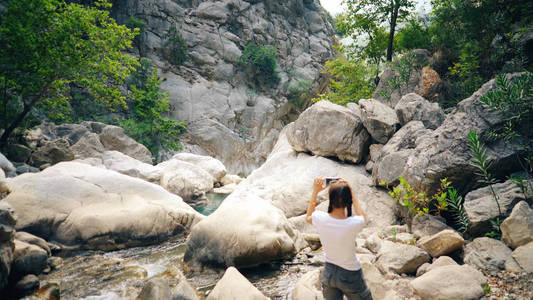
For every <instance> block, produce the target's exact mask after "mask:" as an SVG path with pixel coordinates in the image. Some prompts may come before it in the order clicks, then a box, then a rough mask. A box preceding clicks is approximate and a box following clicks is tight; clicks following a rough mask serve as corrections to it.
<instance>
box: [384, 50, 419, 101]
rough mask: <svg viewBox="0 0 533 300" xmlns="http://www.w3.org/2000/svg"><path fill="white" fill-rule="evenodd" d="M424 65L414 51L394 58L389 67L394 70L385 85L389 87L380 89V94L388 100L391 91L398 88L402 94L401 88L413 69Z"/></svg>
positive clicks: (408, 79) (405, 85) (405, 83)
mask: <svg viewBox="0 0 533 300" xmlns="http://www.w3.org/2000/svg"><path fill="white" fill-rule="evenodd" d="M423 65H424V62H423V61H422V60H421V58H420V57H419V56H418V55H416V54H415V53H412V52H410V53H407V54H405V55H404V56H402V57H400V58H398V59H396V60H394V61H393V62H392V63H390V64H389V67H390V68H391V69H392V70H393V71H394V76H392V77H390V78H388V79H387V81H386V82H385V86H386V87H388V88H389V89H390V90H389V89H383V90H381V91H380V96H382V97H384V98H386V99H388V100H390V98H391V91H395V90H399V91H400V94H402V95H403V92H402V89H404V88H406V87H407V85H408V84H409V81H410V80H411V76H412V74H413V72H414V71H416V70H420V69H421V68H422V67H423Z"/></svg>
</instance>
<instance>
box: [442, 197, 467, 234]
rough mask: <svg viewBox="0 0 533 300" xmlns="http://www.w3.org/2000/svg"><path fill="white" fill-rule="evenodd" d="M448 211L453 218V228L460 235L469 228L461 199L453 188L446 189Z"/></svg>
mask: <svg viewBox="0 0 533 300" xmlns="http://www.w3.org/2000/svg"><path fill="white" fill-rule="evenodd" d="M447 202H448V210H449V211H450V213H451V214H452V216H453V220H454V223H455V228H457V230H459V231H460V232H462V233H465V232H467V231H468V230H469V228H470V219H469V218H468V215H467V214H466V211H465V208H464V206H463V197H462V196H461V195H459V193H458V192H457V190H456V189H455V188H450V189H448V197H447Z"/></svg>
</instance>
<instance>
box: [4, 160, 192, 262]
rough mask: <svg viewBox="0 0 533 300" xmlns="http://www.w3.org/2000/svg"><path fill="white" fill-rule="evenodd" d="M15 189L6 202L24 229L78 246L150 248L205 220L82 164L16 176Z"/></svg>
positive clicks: (175, 201)
mask: <svg viewBox="0 0 533 300" xmlns="http://www.w3.org/2000/svg"><path fill="white" fill-rule="evenodd" d="M9 187H10V188H11V190H12V192H11V194H9V196H8V197H6V198H5V199H4V200H3V201H6V202H8V203H9V204H11V205H12V206H13V208H14V209H15V211H16V212H17V215H18V218H19V219H18V223H17V229H18V230H24V231H28V232H31V233H32V234H35V235H38V236H40V237H42V238H45V239H47V240H52V241H56V242H58V243H60V244H65V245H70V246H73V247H80V246H82V247H84V248H89V249H91V248H92V249H104V250H111V249H116V248H122V247H124V246H126V245H129V246H134V245H141V244H148V243H151V242H154V241H160V240H161V239H165V238H168V237H170V236H173V235H176V234H179V233H181V232H183V231H184V230H187V229H189V228H190V227H191V226H192V225H193V224H194V223H196V222H198V221H199V220H200V219H202V216H201V215H200V214H199V213H197V212H196V211H194V210H193V209H192V208H191V207H190V206H188V205H187V204H185V203H184V202H183V200H182V199H181V198H180V197H178V196H175V195H172V194H171V193H169V192H167V191H165V190H164V189H163V188H162V187H160V186H158V185H155V184H151V183H148V182H146V181H143V180H141V179H137V178H133V177H129V176H126V175H122V174H120V173H117V172H114V171H109V170H106V169H103V168H96V167H92V166H89V165H86V164H81V163H76V162H62V163H59V164H56V165H54V166H52V167H49V168H47V169H46V170H44V171H42V172H40V173H37V174H24V175H21V176H18V177H15V178H13V179H12V180H10V181H9ZM88 224H90V226H89V225H88ZM43 251H44V250H43ZM44 252H45V253H46V251H44Z"/></svg>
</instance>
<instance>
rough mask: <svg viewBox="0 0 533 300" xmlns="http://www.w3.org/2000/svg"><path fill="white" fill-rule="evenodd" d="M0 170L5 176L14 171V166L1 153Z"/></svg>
mask: <svg viewBox="0 0 533 300" xmlns="http://www.w3.org/2000/svg"><path fill="white" fill-rule="evenodd" d="M0 169H2V170H4V172H5V173H6V174H8V173H11V172H14V171H15V166H13V164H12V163H11V162H10V161H9V160H8V159H7V158H6V157H5V156H4V155H3V154H2V153H0Z"/></svg>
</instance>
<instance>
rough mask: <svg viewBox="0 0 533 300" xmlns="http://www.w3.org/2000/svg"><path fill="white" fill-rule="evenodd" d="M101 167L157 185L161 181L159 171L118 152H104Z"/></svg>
mask: <svg viewBox="0 0 533 300" xmlns="http://www.w3.org/2000/svg"><path fill="white" fill-rule="evenodd" d="M102 163H103V165H104V166H105V167H106V168H107V169H109V170H113V171H117V172H119V173H122V174H124V175H128V176H131V177H138V178H140V179H143V180H146V181H149V182H154V183H159V181H160V179H161V173H162V172H161V170H160V169H158V168H156V167H154V166H152V165H151V164H147V163H144V162H142V161H138V160H136V159H135V158H133V157H130V156H127V155H126V154H124V153H122V152H118V151H105V152H104V153H103V154H102Z"/></svg>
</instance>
